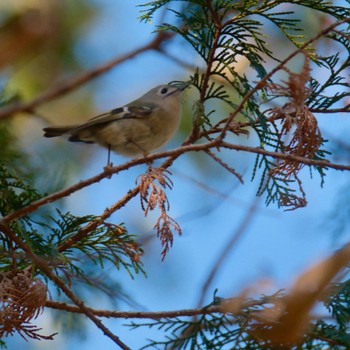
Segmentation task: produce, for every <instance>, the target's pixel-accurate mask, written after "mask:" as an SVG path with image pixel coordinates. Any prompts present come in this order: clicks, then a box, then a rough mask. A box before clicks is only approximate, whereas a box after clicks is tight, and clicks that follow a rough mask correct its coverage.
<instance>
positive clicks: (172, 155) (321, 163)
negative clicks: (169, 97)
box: [0, 139, 350, 223]
mask: <svg viewBox="0 0 350 350" xmlns="http://www.w3.org/2000/svg"><path fill="white" fill-rule="evenodd" d="M218 147H224V148H227V149H232V150H236V151H244V152H249V153H255V154H263V155H266V156H270V157H274V158H276V159H282V160H290V161H296V162H300V163H302V164H306V165H309V166H318V167H325V168H332V169H336V170H347V171H349V170H350V165H344V164H336V163H331V162H329V161H326V160H313V159H307V158H302V157H298V156H294V155H291V154H287V153H280V152H274V151H268V150H266V149H263V148H260V147H252V146H246V145H238V144H231V143H228V142H224V141H221V140H219V139H215V140H210V141H208V142H206V143H202V144H195V145H186V146H180V147H177V148H174V149H172V150H169V151H161V152H157V153H153V154H149V155H147V156H145V157H141V158H135V159H132V160H130V161H128V162H126V163H123V164H121V165H118V166H115V167H113V168H110V169H108V170H105V171H103V172H102V173H100V174H97V175H95V176H93V177H91V178H89V179H86V180H82V181H80V182H78V183H76V184H74V185H72V186H70V187H68V188H66V189H64V190H61V191H58V192H55V193H52V194H50V195H48V196H45V197H43V198H41V199H39V200H37V201H34V202H32V203H30V204H28V205H27V206H25V207H23V208H21V209H19V210H16V211H14V212H13V213H11V214H8V215H6V216H5V217H4V218H3V219H2V220H1V221H0V223H1V222H2V223H9V222H10V221H12V220H13V219H16V218H18V217H22V216H24V215H27V214H29V213H31V212H33V211H35V210H37V209H38V208H39V207H42V206H43V205H45V204H48V203H51V202H54V201H56V200H57V199H60V198H63V197H67V196H69V195H71V194H72V193H74V192H76V191H78V190H81V189H82V188H85V187H87V186H90V185H92V184H93V183H97V182H99V181H101V180H102V179H104V178H109V177H110V176H111V174H114V173H118V172H121V171H124V170H127V169H129V168H131V167H133V166H136V165H140V164H145V163H146V164H147V163H150V162H151V161H153V160H156V159H160V158H165V157H168V159H167V160H166V161H164V162H163V164H162V165H161V167H162V168H166V167H169V166H170V165H171V164H172V163H173V161H174V160H175V159H176V158H177V157H179V156H180V155H182V154H184V153H187V152H200V151H206V150H208V149H211V148H218Z"/></svg>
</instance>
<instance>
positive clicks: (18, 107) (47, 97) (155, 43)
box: [0, 32, 174, 119]
mask: <svg viewBox="0 0 350 350" xmlns="http://www.w3.org/2000/svg"><path fill="white" fill-rule="evenodd" d="M173 35H174V33H168V32H159V33H158V34H157V36H156V37H155V38H154V39H153V40H151V41H150V42H149V43H148V44H146V45H144V46H141V47H139V48H137V49H135V50H133V51H131V52H129V53H127V54H124V55H122V56H120V57H118V58H114V59H112V60H110V61H108V62H106V63H104V64H102V65H100V66H98V67H96V68H93V69H91V70H89V71H87V72H84V73H83V74H81V75H78V76H76V77H73V78H70V79H68V80H66V81H64V82H62V83H59V84H57V85H56V86H54V87H53V88H51V89H49V90H47V91H45V92H43V93H42V94H41V95H39V96H38V97H36V98H34V99H33V100H31V101H29V102H24V103H20V104H13V105H8V106H6V107H3V108H1V109H0V119H1V118H5V117H8V116H10V115H12V114H14V113H18V112H29V113H32V112H33V111H34V109H35V108H37V107H38V106H40V105H42V104H43V103H46V102H49V101H51V100H53V99H55V98H57V97H60V96H62V95H64V94H66V93H68V92H69V91H71V90H73V89H75V88H77V87H79V86H81V85H83V84H85V83H86V82H88V81H90V80H92V79H94V78H96V77H98V76H99V75H101V74H103V73H106V72H108V71H109V70H110V69H112V68H113V67H115V66H117V65H119V64H121V63H123V62H125V61H127V60H129V59H131V58H133V57H135V56H137V55H139V54H140V53H142V52H145V51H148V50H160V47H161V45H162V43H163V42H164V41H166V40H169V39H170V38H171V37H172V36H173Z"/></svg>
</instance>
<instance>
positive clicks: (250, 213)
mask: <svg viewBox="0 0 350 350" xmlns="http://www.w3.org/2000/svg"><path fill="white" fill-rule="evenodd" d="M258 203H259V197H256V198H255V199H254V200H253V203H252V204H251V205H250V207H249V208H248V209H247V212H246V215H245V216H244V217H243V218H242V221H241V223H240V225H239V226H238V227H237V229H236V230H235V232H234V233H233V235H232V236H231V237H230V239H229V241H228V242H226V243H225V244H224V248H223V250H222V251H221V252H220V253H219V254H218V257H217V259H216V261H215V263H214V264H213V266H212V268H211V270H210V272H209V273H208V275H207V278H206V280H205V282H204V283H203V286H202V290H201V294H200V296H199V300H198V303H197V305H202V304H203V302H204V298H205V296H206V294H207V292H208V289H209V287H210V285H211V284H212V282H213V280H214V278H215V276H216V274H217V273H218V271H219V269H220V267H221V266H222V264H223V263H224V262H225V260H226V258H227V257H228V255H229V254H230V253H231V252H232V249H233V247H234V246H235V244H237V242H238V240H239V239H240V238H241V237H242V235H243V234H244V233H245V232H246V230H247V229H248V227H249V225H250V224H251V222H252V219H253V217H254V215H255V213H256V210H257V208H258Z"/></svg>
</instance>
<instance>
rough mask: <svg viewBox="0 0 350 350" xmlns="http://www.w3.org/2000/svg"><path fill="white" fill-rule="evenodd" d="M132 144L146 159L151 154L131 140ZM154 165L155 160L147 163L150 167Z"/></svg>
mask: <svg viewBox="0 0 350 350" xmlns="http://www.w3.org/2000/svg"><path fill="white" fill-rule="evenodd" d="M130 142H131V143H133V144H134V145H135V146H136V147H137V148H138V149H139V150H140V151H141V152H142V155H143V156H144V157H147V156H148V155H149V154H150V153H149V152H148V151H146V150H145V149H144V148H142V147H141V146H140V145H138V144H137V143H136V142H134V141H132V140H130ZM152 163H153V160H150V161H148V162H147V164H148V165H151V164H152Z"/></svg>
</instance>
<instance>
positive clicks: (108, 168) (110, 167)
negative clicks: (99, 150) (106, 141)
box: [103, 145, 113, 178]
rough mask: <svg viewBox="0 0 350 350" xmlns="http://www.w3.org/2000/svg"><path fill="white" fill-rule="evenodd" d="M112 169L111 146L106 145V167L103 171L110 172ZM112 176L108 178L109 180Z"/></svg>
mask: <svg viewBox="0 0 350 350" xmlns="http://www.w3.org/2000/svg"><path fill="white" fill-rule="evenodd" d="M112 167H113V163H111V145H108V156H107V165H106V166H105V167H104V168H103V170H104V171H110V170H111V169H112ZM111 176H112V174H111V175H110V176H109V177H110V178H111Z"/></svg>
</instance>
